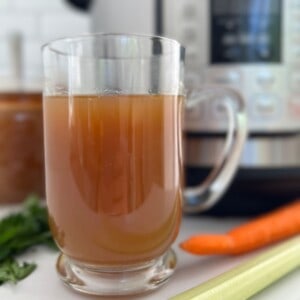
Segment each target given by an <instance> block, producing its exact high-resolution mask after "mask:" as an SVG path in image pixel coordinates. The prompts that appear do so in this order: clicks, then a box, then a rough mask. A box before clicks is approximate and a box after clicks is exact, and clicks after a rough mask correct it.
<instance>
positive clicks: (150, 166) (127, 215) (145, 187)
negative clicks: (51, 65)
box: [44, 95, 182, 265]
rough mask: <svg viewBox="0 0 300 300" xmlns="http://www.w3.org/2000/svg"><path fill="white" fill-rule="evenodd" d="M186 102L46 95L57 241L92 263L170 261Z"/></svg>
mask: <svg viewBox="0 0 300 300" xmlns="http://www.w3.org/2000/svg"><path fill="white" fill-rule="evenodd" d="M181 103H182V97H180V96H166V95H130V96H126V95H121V96H119V95H118V96H98V97H97V96H75V97H65V96H57V97H54V96H52V97H45V100H44V128H45V148H46V152H45V153H46V156H45V159H46V196H47V202H48V207H49V213H50V226H51V230H52V232H53V234H54V237H55V239H56V241H57V243H58V245H59V247H60V248H61V249H62V251H63V252H64V253H65V254H66V255H68V256H69V257H71V258H73V259H75V260H77V261H80V262H84V263H89V264H97V265H99V264H101V265H127V264H135V263H140V262H144V261H147V260H151V259H153V258H156V257H158V256H160V255H162V254H163V253H164V252H165V251H166V250H167V249H168V248H169V247H170V245H171V243H172V242H173V241H174V239H175V238H176V236H177V233H178V228H179V223H180V219H181V183H182V168H181V149H180V147H181V124H180V123H181V117H180V115H181V109H180V108H181Z"/></svg>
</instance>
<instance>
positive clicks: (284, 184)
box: [70, 0, 300, 215]
mask: <svg viewBox="0 0 300 300" xmlns="http://www.w3.org/2000/svg"><path fill="white" fill-rule="evenodd" d="M70 2H73V3H75V4H77V5H78V6H80V5H81V6H82V7H85V9H89V10H90V13H91V29H92V30H93V31H105V32H135V33H148V34H161V35H164V36H168V37H171V38H175V39H177V40H179V41H180V42H181V43H182V44H183V45H184V46H185V47H186V53H187V59H186V80H187V86H188V87H190V88H191V89H192V90H194V91H196V92H197V89H198V88H201V86H203V85H206V84H209V85H211V84H218V85H224V86H229V87H232V88H235V89H237V90H238V91H240V92H241V93H242V95H243V96H244V98H245V100H246V105H247V114H248V123H249V138H248V141H247V143H246V146H245V149H244V153H243V155H242V158H241V162H240V167H239V170H238V172H237V174H236V176H235V179H234V181H233V182H232V184H231V187H230V188H229V190H228V191H227V193H226V194H225V195H224V196H223V198H222V199H221V201H219V203H218V204H217V205H216V206H214V207H213V208H212V209H211V210H210V213H212V214H222V215H224V214H226V215H228V214H239V215H243V214H256V213H260V212H264V211H267V210H269V209H271V208H273V207H276V206H278V205H281V204H283V203H285V202H287V201H290V200H293V199H294V198H295V197H300V0H264V1H261V0H201V1H199V0H176V1H174V0H143V1H141V0H126V1H124V0H110V1H107V0H96V1H82V0H81V1H76V0H73V1H70ZM88 4H89V5H88ZM225 121H226V120H225V115H224V112H223V111H220V109H219V108H218V107H215V106H213V104H212V103H208V104H203V105H202V106H199V107H195V108H194V109H192V110H189V111H187V112H186V115H185V166H186V182H187V184H188V185H193V184H197V183H198V182H199V180H200V179H202V178H205V176H206V174H207V173H208V171H209V169H210V167H211V166H212V164H213V162H214V161H216V157H217V156H218V155H219V153H220V151H221V149H222V147H223V142H224V131H225V124H226V122H225Z"/></svg>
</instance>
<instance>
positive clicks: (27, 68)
mask: <svg viewBox="0 0 300 300" xmlns="http://www.w3.org/2000/svg"><path fill="white" fill-rule="evenodd" d="M89 27H90V20H89V15H88V14H87V13H84V12H80V11H78V10H76V9H75V8H73V7H71V6H70V5H68V4H67V3H65V2H64V1H63V0H0V80H1V79H4V81H5V80H7V78H9V77H12V76H13V74H12V73H13V72H12V70H11V69H12V62H11V57H12V53H11V47H10V46H9V45H11V44H9V36H10V35H11V34H19V35H21V37H22V43H21V45H22V47H21V49H22V53H21V58H22V59H21V61H22V65H23V74H24V77H25V80H26V82H30V81H31V82H34V81H38V80H39V79H40V78H41V74H42V64H41V45H42V44H44V43H46V42H48V41H50V40H52V39H56V38H58V37H64V36H70V35H77V34H81V33H85V32H88V31H89ZM2 83H3V80H2ZM2 86H3V84H2ZM2 86H1V88H3V87H2Z"/></svg>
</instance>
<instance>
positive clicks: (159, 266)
mask: <svg viewBox="0 0 300 300" xmlns="http://www.w3.org/2000/svg"><path fill="white" fill-rule="evenodd" d="M175 267H176V255H175V253H174V251H173V250H172V249H170V250H168V252H166V253H165V254H164V255H163V256H161V257H159V258H158V259H156V260H152V261H151V262H148V263H147V264H144V265H138V266H134V267H132V266H131V267H129V266H128V267H122V268H114V269H109V268H108V267H96V266H86V265H83V264H77V263H76V262H74V261H73V260H71V259H69V258H68V257H67V256H65V255H64V254H60V255H59V257H58V259H57V263H56V270H57V272H58V274H59V276H60V278H61V279H62V281H63V282H64V283H65V285H67V286H69V287H71V288H72V289H73V290H75V291H78V292H81V293H84V294H89V295H98V296H122V295H134V294H139V293H144V292H147V291H151V290H154V289H156V288H158V287H159V286H161V285H162V284H164V283H165V282H166V281H167V280H168V279H169V278H170V277H171V276H172V274H173V273H174V270H175Z"/></svg>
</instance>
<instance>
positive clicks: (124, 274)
mask: <svg viewBox="0 0 300 300" xmlns="http://www.w3.org/2000/svg"><path fill="white" fill-rule="evenodd" d="M43 62H44V74H45V83H44V95H43V105H44V106H43V109H44V140H45V164H46V199H47V205H48V209H49V222H50V227H51V230H52V233H53V236H54V239H55V241H56V242H57V244H58V246H59V248H60V250H61V252H62V254H61V255H60V256H59V258H58V261H57V270H58V273H59V275H60V277H61V279H62V280H63V281H64V282H65V283H66V284H67V285H68V286H71V287H73V288H74V289H75V290H77V291H81V292H84V293H88V294H95V295H125V294H135V293H139V292H144V291H148V290H152V289H155V288H157V287H158V286H160V285H161V284H163V283H164V282H165V281H166V280H167V279H168V278H169V277H170V276H171V275H172V273H173V272H174V268H175V265H176V257H175V254H174V252H173V251H172V250H170V246H171V244H172V242H173V241H174V240H175V238H176V236H177V233H178V230H179V226H180V221H181V215H182V207H184V210H185V211H196V210H197V211H199V210H201V209H205V208H206V207H208V206H210V205H212V204H213V203H214V202H215V201H216V199H217V198H218V197H219V196H220V195H221V193H222V191H223V190H224V189H225V186H226V185H227V184H228V183H229V182H230V178H231V176H232V174H233V173H234V170H235V169H236V167H237V164H238V160H239V155H240V153H241V150H242V146H243V143H244V139H245V136H246V127H245V126H244V125H245V111H244V107H243V101H242V99H241V97H240V96H239V95H238V94H237V93H236V92H234V91H230V90H224V89H216V88H209V89H208V90H205V89H204V90H203V91H202V93H201V95H200V96H201V97H199V99H200V98H201V99H203V97H204V98H207V97H206V95H209V96H210V97H212V96H214V95H216V97H220V95H221V96H222V100H221V103H222V104H223V105H224V107H225V108H226V109H227V110H228V112H229V116H230V126H229V134H228V139H227V143H225V148H224V149H225V150H224V154H223V156H222V159H221V160H220V161H219V162H217V167H216V168H215V169H214V170H213V172H212V175H211V176H210V177H209V178H208V180H207V181H205V182H204V183H203V184H202V185H199V187H194V188H189V189H186V190H184V191H183V190H182V185H183V181H184V180H183V172H182V164H183V162H182V114H183V112H182V106H183V104H184V100H185V89H184V84H183V79H184V77H183V76H184V73H183V66H184V49H183V48H182V47H181V46H180V44H179V43H178V42H176V41H174V40H171V39H166V38H162V37H154V36H153V37H151V36H137V35H118V34H95V35H87V36H80V37H74V38H66V39H60V40H56V41H53V42H51V43H49V44H47V45H45V46H44V47H43ZM229 97H230V98H231V99H234V100H233V101H231V102H230V101H229V100H228V99H229ZM199 101H201V100H199ZM192 102H193V101H192ZM192 102H191V105H193V103H192ZM233 102H234V103H236V104H235V105H233V104H232V103H233ZM234 107H235V108H234ZM234 137H235V138H234ZM182 195H184V197H182ZM204 198H205V200H204ZM198 201H200V202H198ZM207 203H208V204H207ZM182 204H183V206H182Z"/></svg>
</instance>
